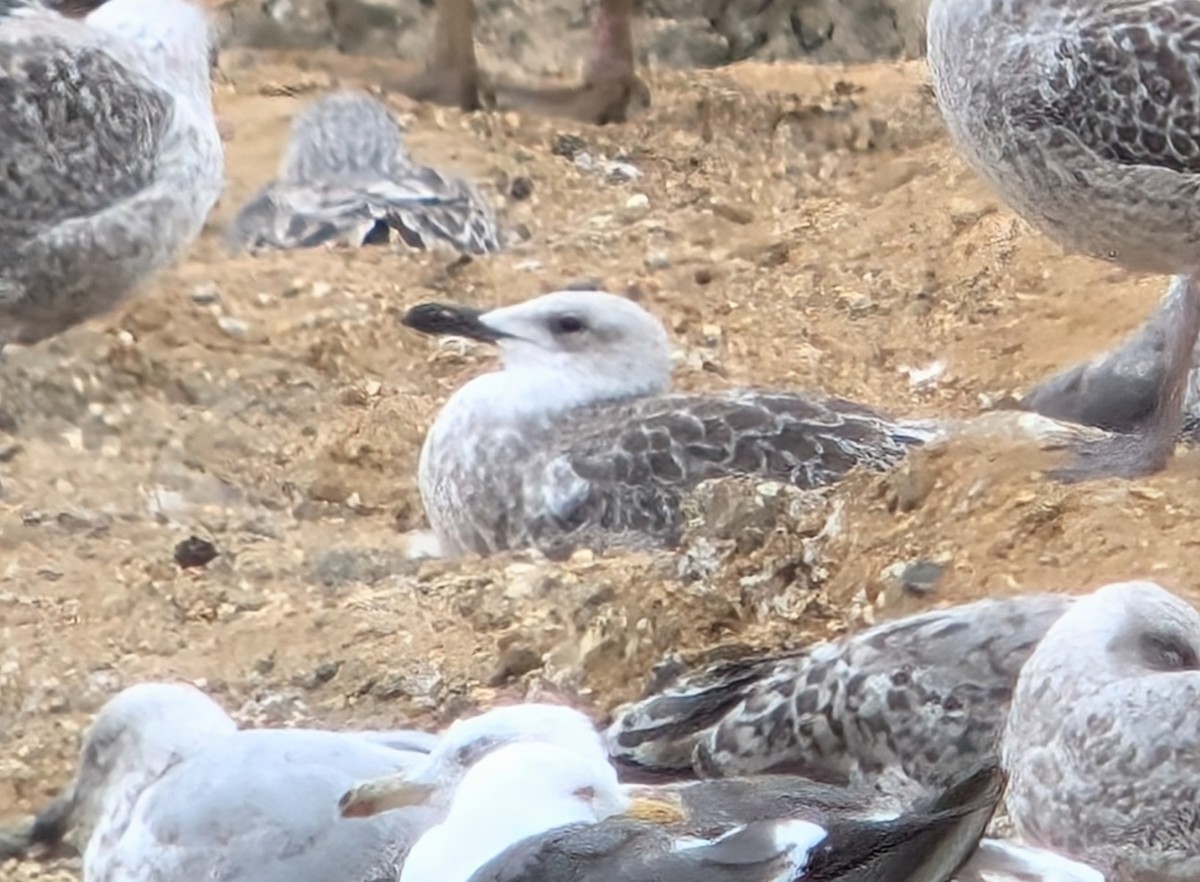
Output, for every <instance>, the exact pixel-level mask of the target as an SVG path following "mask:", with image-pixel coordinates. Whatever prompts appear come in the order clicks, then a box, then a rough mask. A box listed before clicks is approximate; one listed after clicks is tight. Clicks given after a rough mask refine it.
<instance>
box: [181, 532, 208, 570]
mask: <svg viewBox="0 0 1200 882" xmlns="http://www.w3.org/2000/svg"><path fill="white" fill-rule="evenodd" d="M216 556H217V547H216V546H215V545H213V544H212V543H211V542H209V541H208V540H207V539H201V538H200V537H199V536H189V537H188V538H186V539H184V540H183V541H182V542H180V543H179V544H178V545H176V546H175V563H177V564H179V566H181V567H182V568H183V569H185V570H186V569H190V568H191V567H203V566H207V565H208V564H209V563H211V562H212V561H213V559H214V558H216Z"/></svg>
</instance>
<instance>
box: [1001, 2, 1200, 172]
mask: <svg viewBox="0 0 1200 882" xmlns="http://www.w3.org/2000/svg"><path fill="white" fill-rule="evenodd" d="M1078 28H1079V29H1078V32H1077V33H1076V34H1072V35H1070V36H1068V37H1064V38H1062V39H1061V40H1060V42H1059V44H1058V46H1057V50H1056V53H1055V56H1056V60H1057V61H1058V65H1056V66H1055V67H1054V69H1053V72H1052V74H1051V76H1050V78H1049V80H1048V81H1047V82H1046V83H1045V85H1044V88H1042V89H1041V90H1039V92H1038V93H1035V95H1036V97H1035V96H1030V100H1031V103H1030V104H1029V105H1028V106H1027V107H1026V108H1025V109H1024V111H1023V113H1024V114H1025V115H1027V123H1028V125H1030V126H1033V127H1041V126H1045V125H1046V124H1047V123H1049V124H1051V125H1056V126H1059V127H1061V128H1063V129H1064V130H1066V131H1069V132H1071V133H1072V134H1074V135H1075V136H1076V137H1078V138H1079V139H1080V140H1081V141H1082V142H1083V143H1084V144H1085V145H1086V146H1087V147H1088V148H1089V149H1091V150H1092V151H1094V152H1095V153H1097V154H1098V155H1100V156H1102V157H1104V158H1106V159H1109V160H1113V161H1115V162H1119V163H1123V164H1126V165H1143V166H1157V167H1160V168H1164V169H1170V170H1172V171H1176V172H1180V173H1182V174H1200V0H1172V2H1170V3H1159V2H1147V0H1108V2H1104V3H1097V4H1094V5H1093V6H1091V7H1090V8H1087V9H1085V10H1083V11H1081V12H1080V13H1079V19H1078ZM1042 102H1044V104H1043V103H1042ZM1052 146H1053V144H1052Z"/></svg>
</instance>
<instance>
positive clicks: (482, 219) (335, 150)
mask: <svg viewBox="0 0 1200 882" xmlns="http://www.w3.org/2000/svg"><path fill="white" fill-rule="evenodd" d="M388 230H395V231H396V233H397V234H398V235H399V236H400V238H401V240H403V241H404V243H405V244H407V245H409V246H410V247H413V248H449V249H453V250H456V251H461V252H465V253H468V254H486V253H489V252H493V251H499V250H500V247H501V242H500V237H499V233H498V231H497V227H496V218H495V215H494V214H493V212H492V209H491V206H490V205H488V203H487V201H486V200H485V199H484V197H483V195H482V194H481V193H479V191H477V190H476V189H475V188H474V187H473V186H471V185H470V184H468V183H467V182H466V181H463V180H461V179H459V178H455V177H451V176H449V175H444V174H442V173H440V172H438V171H436V170H434V169H432V168H429V167H426V166H421V165H417V164H416V163H414V162H413V161H412V159H411V158H410V157H409V155H408V151H407V150H405V148H404V141H403V130H402V129H401V128H400V125H399V124H398V123H397V122H396V120H395V119H393V118H392V115H391V113H389V112H388V109H387V107H385V106H384V105H383V104H382V103H381V102H379V101H377V100H376V99H375V98H373V97H371V96H370V95H367V94H365V93H363V92H355V91H339V92H333V93H331V94H329V95H326V96H324V97H323V98H321V99H320V100H318V101H316V102H315V103H313V104H312V105H311V106H309V107H307V108H305V110H304V111H303V112H302V113H300V114H299V115H298V116H297V117H296V119H295V121H294V122H293V124H292V133H291V138H290V140H289V141H288V145H287V149H286V151H285V152H284V155H283V159H282V161H281V162H280V167H279V178H278V179H277V180H275V181H271V182H270V183H269V184H267V185H266V186H265V187H263V189H262V190H260V191H259V192H258V193H256V194H255V195H254V197H253V198H251V200H250V201H249V202H248V203H246V205H245V206H243V207H242V208H241V210H240V211H239V212H238V214H237V216H236V217H235V218H234V220H233V223H232V224H231V226H230V228H229V232H228V234H227V241H228V242H229V244H230V245H231V246H232V247H233V248H235V249H244V250H249V251H258V250H261V249H265V248H280V249H290V248H313V247H316V246H317V245H321V244H324V243H329V242H334V241H337V240H344V239H347V238H349V239H351V240H352V241H353V242H354V244H356V245H364V244H370V243H373V242H376V241H380V240H382V241H386V239H387V234H388Z"/></svg>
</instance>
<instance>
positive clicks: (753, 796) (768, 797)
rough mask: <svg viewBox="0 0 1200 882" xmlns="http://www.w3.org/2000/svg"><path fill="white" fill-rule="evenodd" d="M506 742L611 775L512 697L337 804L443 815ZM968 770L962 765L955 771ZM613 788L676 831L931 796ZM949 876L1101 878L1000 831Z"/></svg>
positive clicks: (846, 813) (555, 710)
mask: <svg viewBox="0 0 1200 882" xmlns="http://www.w3.org/2000/svg"><path fill="white" fill-rule="evenodd" d="M512 744H527V745H533V746H534V751H533V752H534V753H535V755H542V753H543V751H542V750H541V748H546V747H548V748H550V749H552V750H560V751H561V750H565V751H568V752H570V753H572V754H574V755H575V756H576V757H577V761H578V762H580V763H583V764H585V765H590V766H591V767H592V770H593V774H595V775H598V776H599V777H600V778H601V779H605V780H607V779H608V778H609V777H610V776H611V774H612V767H611V765H610V763H609V760H608V757H607V756H606V754H605V750H604V746H603V744H602V741H601V739H600V737H599V733H598V732H597V731H596V730H595V728H594V727H593V726H592V723H591V721H590V720H589V719H588V718H587V717H586V716H585V715H584V714H582V713H580V712H579V711H576V710H572V709H571V708H567V707H562V706H557V705H546V704H517V705H511V706H508V707H499V708H493V709H492V710H489V711H486V712H485V713H482V714H479V715H477V716H474V717H469V718H465V719H461V720H458V721H457V722H455V723H454V724H453V725H451V726H450V727H449V728H448V729H447V730H446V731H445V732H444V733H443V734H442V735H441V736H440V737H439V739H438V741H437V744H436V745H435V746H434V747H433V748H432V749H431V750H430V752H429V755H428V757H425V758H423V759H421V760H420V761H418V763H417V764H416V765H414V766H413V767H411V768H410V769H408V770H406V771H405V772H403V773H400V774H398V775H391V776H387V777H385V778H381V779H378V780H374V781H369V782H364V783H363V784H361V785H359V786H357V787H355V788H354V789H353V790H351V791H349V792H348V793H347V794H346V795H345V796H344V797H343V799H342V801H341V810H342V813H343V815H345V816H352V817H366V816H370V815H375V814H378V813H380V812H388V811H391V810H393V809H397V808H410V807H413V806H418V805H425V806H427V807H429V808H431V809H432V810H433V811H434V812H435V813H436V814H437V816H438V818H439V819H440V818H443V817H444V816H445V812H446V810H447V809H448V807H449V806H450V804H451V801H452V799H453V797H454V793H455V791H456V790H457V788H458V786H459V785H460V783H461V782H462V781H463V779H464V777H465V776H466V775H467V773H468V771H470V770H471V769H472V768H473V767H474V766H476V765H477V764H478V763H479V762H480V761H481V760H482V759H483V758H484V757H487V756H489V755H491V754H493V753H495V752H496V751H498V750H501V749H502V748H505V747H506V746H508V745H512ZM987 765H988V761H985V762H984V763H983V764H981V766H980V767H979V771H981V772H983V773H984V774H985V775H986V774H990V773H988V772H986V768H985V767H986V766H987ZM992 765H994V763H992ZM971 778H972V775H971V774H968V775H966V776H965V777H964V779H963V780H964V781H967V782H969V781H970V780H971ZM976 780H978V779H976ZM621 790H622V793H623V797H622V798H623V799H627V800H630V801H634V800H636V801H639V803H640V804H641V805H642V806H643V808H647V807H649V808H654V810H655V811H656V812H657V813H658V814H659V815H662V816H666V817H669V816H671V815H673V814H677V815H678V816H679V817H678V819H677V820H676V822H675V823H676V826H677V828H678V831H681V832H683V833H685V834H686V835H688V836H691V837H707V838H714V837H719V836H721V835H723V834H725V833H728V832H729V831H730V830H732V829H734V828H736V827H739V826H742V825H745V824H750V823H756V822H762V821H773V820H779V819H801V820H805V821H810V822H813V823H816V824H820V825H822V826H826V827H827V826H829V825H830V824H842V825H846V824H855V823H858V824H866V825H870V824H871V823H873V822H875V821H878V820H880V819H895V818H897V817H899V816H900V815H901V814H904V813H909V814H913V813H915V814H917V815H928V814H929V813H930V812H932V811H934V810H935V807H936V804H937V801H938V797H936V796H935V797H930V796H929V795H928V794H927V793H922V794H919V795H917V796H916V797H915V798H914V799H912V800H911V801H907V802H906V801H898V800H896V799H894V798H892V797H890V796H880V795H879V794H877V793H874V792H872V791H869V790H865V789H861V788H847V787H838V786H833V785H829V784H822V783H819V782H815V781H810V780H807V779H804V778H800V777H797V776H793V775H760V776H752V777H741V778H722V779H717V780H699V781H697V780H681V781H675V782H672V783H669V784H664V785H657V786H648V785H645V784H624V785H621ZM523 792H524V791H522V793H523ZM943 798H944V797H943ZM848 878H856V877H853V876H851V877H848ZM956 878H957V879H958V880H959V882H1036V880H1043V882H1103V880H1102V879H1100V878H1099V877H1098V875H1097V874H1095V873H1094V872H1093V871H1090V870H1088V869H1087V868H1085V867H1082V866H1080V865H1076V864H1073V863H1072V862H1070V861H1068V860H1066V859H1064V858H1062V857H1061V856H1058V855H1055V854H1053V853H1049V852H1045V851H1042V850H1039V849H1034V848H1029V847H1027V846H1021V845H1018V844H1015V843H1010V842H1005V841H1002V840H984V841H983V842H982V843H981V844H980V848H979V850H978V851H977V852H976V853H975V854H974V856H972V858H971V860H970V861H969V863H968V864H967V865H966V866H964V867H962V868H961V869H960V871H959V873H958V875H957V877H956Z"/></svg>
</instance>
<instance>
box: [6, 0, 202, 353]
mask: <svg viewBox="0 0 1200 882" xmlns="http://www.w3.org/2000/svg"><path fill="white" fill-rule="evenodd" d="M210 40H211V33H210V29H209V22H208V20H207V18H206V17H205V13H204V12H203V11H202V10H201V9H200V8H198V7H197V6H196V5H194V4H193V3H190V2H187V0H154V2H152V3H150V2H145V0H108V2H107V3H104V4H103V5H102V6H100V7H99V8H98V9H96V10H95V11H94V12H91V13H90V14H89V15H87V17H86V18H84V19H83V20H77V19H73V18H67V17H65V16H63V15H60V14H59V13H58V12H55V11H52V10H50V9H49V8H46V7H44V6H42V5H41V4H40V3H36V2H33V0H3V2H0V131H3V138H4V151H3V155H2V156H0V343H3V342H4V341H8V342H15V343H21V344H31V343H36V342H38V341H39V340H43V339H45V338H47V337H51V336H53V335H55V334H58V333H61V332H62V331H65V330H67V329H68V328H70V327H72V326H73V325H76V324H78V323H80V322H83V321H85V320H87V319H89V318H92V317H94V316H97V315H100V314H102V313H104V312H107V311H108V310H110V309H111V308H113V307H114V306H115V305H117V303H119V302H120V301H121V300H122V299H123V298H124V297H126V296H127V295H128V294H130V292H131V291H133V290H134V289H135V288H136V286H137V285H138V284H139V283H141V282H143V281H145V280H146V279H148V278H149V277H150V276H151V275H153V274H154V273H155V272H157V271H159V270H161V269H163V268H164V267H166V266H168V265H169V264H171V263H172V262H173V261H174V260H175V259H176V258H177V257H178V256H179V254H180V253H181V252H182V250H183V249H184V248H185V247H186V246H187V245H188V244H189V243H191V242H192V240H193V239H195V238H196V236H198V235H199V233H200V230H201V228H202V226H203V224H204V220H205V218H206V217H207V215H208V212H209V210H210V209H211V208H212V206H213V205H214V204H215V203H216V201H217V197H218V196H219V195H220V192H221V186H222V175H223V158H222V152H221V139H220V136H219V135H218V133H217V126H216V121H215V118H214V116H213V109H212V99H211V94H210V86H209V70H210V62H211V43H210Z"/></svg>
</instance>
